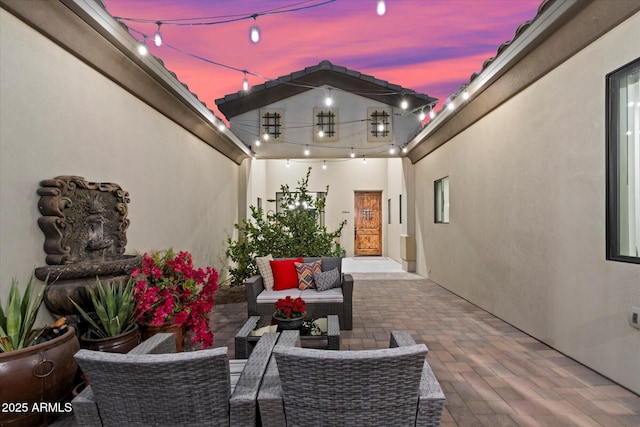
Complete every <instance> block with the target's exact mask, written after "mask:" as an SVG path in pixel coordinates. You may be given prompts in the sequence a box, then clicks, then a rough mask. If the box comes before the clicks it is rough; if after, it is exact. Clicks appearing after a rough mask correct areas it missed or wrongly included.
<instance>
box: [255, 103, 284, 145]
mask: <svg viewBox="0 0 640 427" xmlns="http://www.w3.org/2000/svg"><path fill="white" fill-rule="evenodd" d="M283 123H284V111H279V110H262V111H260V133H261V135H262V137H263V139H268V140H274V141H282V140H283V139H284V135H283Z"/></svg>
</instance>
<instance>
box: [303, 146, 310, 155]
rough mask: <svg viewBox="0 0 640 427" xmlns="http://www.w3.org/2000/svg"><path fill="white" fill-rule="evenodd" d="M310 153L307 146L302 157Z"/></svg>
mask: <svg viewBox="0 0 640 427" xmlns="http://www.w3.org/2000/svg"><path fill="white" fill-rule="evenodd" d="M310 153H311V151H309V146H308V145H307V146H306V147H305V149H304V155H305V156H308V155H309V154H310Z"/></svg>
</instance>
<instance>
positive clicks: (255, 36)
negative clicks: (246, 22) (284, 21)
mask: <svg viewBox="0 0 640 427" xmlns="http://www.w3.org/2000/svg"><path fill="white" fill-rule="evenodd" d="M257 17H258V15H253V16H252V18H253V21H254V24H253V25H252V26H251V28H250V29H249V39H250V40H251V42H252V43H258V42H259V41H260V28H259V27H258V25H257V23H256V18H257Z"/></svg>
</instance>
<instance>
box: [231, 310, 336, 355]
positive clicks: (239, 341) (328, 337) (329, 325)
mask: <svg viewBox="0 0 640 427" xmlns="http://www.w3.org/2000/svg"><path fill="white" fill-rule="evenodd" d="M315 321H316V324H319V325H320V326H322V327H324V322H325V321H326V332H324V331H322V332H319V331H317V330H316V331H315V333H317V334H318V335H310V334H308V333H306V330H305V329H303V330H302V331H301V334H300V343H301V345H302V346H303V347H310V348H321V349H326V350H340V322H339V319H338V316H337V315H335V314H330V315H328V316H327V317H326V318H324V317H321V318H319V319H315ZM276 329H277V326H276V325H271V317H270V316H263V317H260V316H251V317H249V319H248V320H247V321H246V322H245V324H244V325H243V326H242V328H240V331H238V333H237V334H236V337H235V358H236V359H248V358H249V355H250V354H251V351H252V350H253V347H255V345H256V343H257V342H258V340H259V339H260V336H261V333H264V332H276ZM322 329H324V328H322Z"/></svg>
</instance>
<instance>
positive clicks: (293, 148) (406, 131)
mask: <svg viewBox="0 0 640 427" xmlns="http://www.w3.org/2000/svg"><path fill="white" fill-rule="evenodd" d="M331 93H332V99H333V106H332V108H334V109H335V110H336V111H337V115H338V117H337V119H336V122H337V123H338V124H337V129H338V135H339V137H338V140H337V141H335V142H325V141H317V142H314V140H313V131H314V126H313V123H314V116H313V109H314V108H324V107H325V105H324V99H325V96H326V94H327V89H326V88H316V89H312V90H309V91H307V92H304V93H301V94H299V95H295V96H292V97H290V98H287V99H284V100H282V101H278V102H275V103H272V104H269V105H267V106H265V107H264V109H278V110H282V111H283V112H284V120H283V123H282V126H283V140H284V141H285V142H274V141H273V140H270V141H266V142H265V141H262V142H261V144H260V146H256V143H255V141H256V138H257V136H258V135H259V134H261V132H259V131H260V128H259V123H260V110H252V111H249V112H246V113H244V114H240V115H238V116H237V117H233V118H231V120H230V122H231V125H230V129H231V130H232V131H233V133H234V134H236V135H237V136H238V138H240V139H241V140H242V141H243V142H244V143H245V144H247V145H248V146H251V147H252V149H253V150H254V151H255V152H256V153H257V154H258V157H262V156H264V157H266V158H283V157H284V158H287V157H289V158H292V159H294V158H299V157H300V158H302V157H303V156H304V154H303V152H304V149H305V146H306V145H307V144H308V145H309V148H310V150H311V157H313V158H322V157H329V158H331V157H333V158H335V157H344V158H348V157H349V154H350V153H351V148H353V149H354V152H355V154H356V155H357V157H358V158H362V156H363V155H364V156H366V157H367V158H369V157H371V156H380V155H382V156H386V155H387V153H388V151H389V148H390V145H391V144H394V145H395V146H396V149H397V148H398V147H399V146H400V145H402V144H406V143H407V142H408V141H409V139H410V138H411V137H412V136H413V135H415V133H416V132H417V131H418V130H419V129H420V121H419V119H418V116H417V115H416V114H413V113H410V112H406V111H403V110H402V109H399V108H392V114H393V116H392V123H393V126H392V129H393V132H392V133H393V140H392V141H390V142H369V141H367V132H368V129H369V123H368V121H367V119H368V117H367V108H368V107H375V108H391V107H390V106H388V105H386V104H383V103H381V102H377V101H374V100H371V99H368V98H364V97H362V96H359V95H354V94H352V93H348V92H343V91H340V90H336V89H334V90H333V91H332V92H331ZM335 148H340V149H339V150H337V151H336V150H334V149H335Z"/></svg>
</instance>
